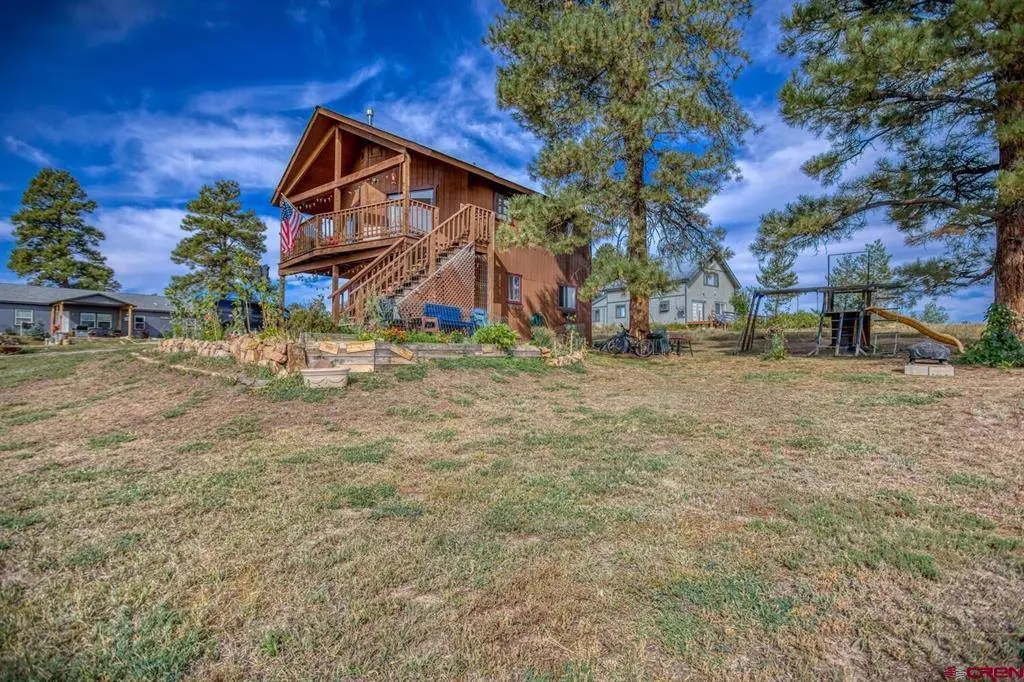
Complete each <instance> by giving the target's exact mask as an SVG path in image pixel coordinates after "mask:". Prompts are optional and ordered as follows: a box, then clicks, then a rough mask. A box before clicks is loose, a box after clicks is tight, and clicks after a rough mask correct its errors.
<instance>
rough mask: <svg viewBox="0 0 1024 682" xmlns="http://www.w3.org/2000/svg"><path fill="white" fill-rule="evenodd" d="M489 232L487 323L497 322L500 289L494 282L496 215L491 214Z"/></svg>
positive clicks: (488, 223) (488, 225)
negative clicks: (495, 301)
mask: <svg viewBox="0 0 1024 682" xmlns="http://www.w3.org/2000/svg"><path fill="white" fill-rule="evenodd" d="M487 232H488V233H489V234H490V239H489V240H488V242H487V322H488V323H490V322H495V321H496V315H495V310H494V298H495V294H496V291H497V288H498V283H497V282H496V281H494V261H495V257H496V254H495V245H494V214H493V213H491V214H490V217H489V218H488V220H487Z"/></svg>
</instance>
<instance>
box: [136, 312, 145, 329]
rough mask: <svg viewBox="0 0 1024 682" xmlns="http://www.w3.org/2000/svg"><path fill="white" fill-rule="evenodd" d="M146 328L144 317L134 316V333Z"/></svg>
mask: <svg viewBox="0 0 1024 682" xmlns="http://www.w3.org/2000/svg"><path fill="white" fill-rule="evenodd" d="M145 328H146V316H145V315H136V316H135V331H137V332H141V331H143V330H145Z"/></svg>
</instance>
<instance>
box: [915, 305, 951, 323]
mask: <svg viewBox="0 0 1024 682" xmlns="http://www.w3.org/2000/svg"><path fill="white" fill-rule="evenodd" d="M916 317H917V319H919V320H921V321H922V322H925V323H927V324H946V323H947V322H949V312H948V311H947V310H946V309H945V308H943V307H942V306H940V305H939V304H938V303H936V302H935V301H928V302H927V303H925V304H924V310H922V311H921V312H920V313H918V314H917V315H916Z"/></svg>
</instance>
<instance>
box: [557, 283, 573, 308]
mask: <svg viewBox="0 0 1024 682" xmlns="http://www.w3.org/2000/svg"><path fill="white" fill-rule="evenodd" d="M558 307H559V308H564V309H565V310H576V287H574V286H573V285H571V284H559V285H558Z"/></svg>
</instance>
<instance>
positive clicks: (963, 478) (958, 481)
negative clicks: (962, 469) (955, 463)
mask: <svg viewBox="0 0 1024 682" xmlns="http://www.w3.org/2000/svg"><path fill="white" fill-rule="evenodd" d="M946 484H947V485H949V487H951V488H973V489H975V490H986V489H990V488H997V487H999V486H998V485H997V484H996V482H995V481H993V480H992V479H990V478H986V477H985V476H982V475H981V474H971V473H963V474H950V475H949V476H946Z"/></svg>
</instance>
